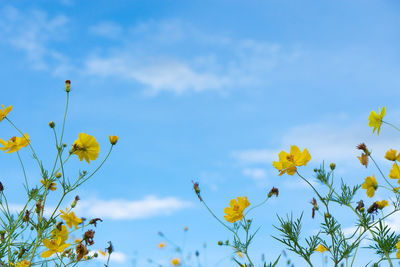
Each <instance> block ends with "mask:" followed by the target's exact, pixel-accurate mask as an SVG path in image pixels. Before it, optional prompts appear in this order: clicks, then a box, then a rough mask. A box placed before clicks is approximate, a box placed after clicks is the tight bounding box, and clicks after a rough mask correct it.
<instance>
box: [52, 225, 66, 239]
mask: <svg viewBox="0 0 400 267" xmlns="http://www.w3.org/2000/svg"><path fill="white" fill-rule="evenodd" d="M60 228H61V229H59V228H58V227H54V229H53V231H51V237H52V239H57V238H61V242H62V243H64V242H65V241H67V239H68V230H67V227H66V226H65V225H61V227H60Z"/></svg>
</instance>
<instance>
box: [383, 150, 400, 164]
mask: <svg viewBox="0 0 400 267" xmlns="http://www.w3.org/2000/svg"><path fill="white" fill-rule="evenodd" d="M396 154H397V150H394V149H389V150H388V151H387V152H386V154H385V158H386V159H387V160H391V161H396V160H397V161H400V153H398V154H397V155H396Z"/></svg>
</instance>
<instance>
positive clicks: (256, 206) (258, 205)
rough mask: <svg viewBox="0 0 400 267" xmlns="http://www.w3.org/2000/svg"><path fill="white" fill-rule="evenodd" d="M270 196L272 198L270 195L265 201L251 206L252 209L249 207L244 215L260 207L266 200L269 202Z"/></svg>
mask: <svg viewBox="0 0 400 267" xmlns="http://www.w3.org/2000/svg"><path fill="white" fill-rule="evenodd" d="M269 198H270V197H267V198H266V199H265V200H264V201H263V202H261V203H259V204H257V205H255V206H253V207H251V208H250V209H248V210H247V212H246V213H245V214H244V216H246V215H247V214H248V213H249V212H250V211H252V210H253V209H255V208H258V207H260V206H262V205H264V204H265V202H267V201H268V199H269Z"/></svg>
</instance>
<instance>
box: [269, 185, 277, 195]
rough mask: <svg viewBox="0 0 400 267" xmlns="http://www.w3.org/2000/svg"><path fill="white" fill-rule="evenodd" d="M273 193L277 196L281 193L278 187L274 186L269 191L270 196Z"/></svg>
mask: <svg viewBox="0 0 400 267" xmlns="http://www.w3.org/2000/svg"><path fill="white" fill-rule="evenodd" d="M273 195H275V196H276V197H277V196H278V195H279V190H278V188H275V187H272V189H271V191H269V193H268V197H272V196H273Z"/></svg>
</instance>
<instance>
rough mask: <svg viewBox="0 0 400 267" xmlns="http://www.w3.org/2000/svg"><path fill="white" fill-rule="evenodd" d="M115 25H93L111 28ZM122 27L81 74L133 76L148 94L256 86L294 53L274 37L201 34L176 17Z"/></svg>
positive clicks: (105, 30) (87, 62)
mask: <svg viewBox="0 0 400 267" xmlns="http://www.w3.org/2000/svg"><path fill="white" fill-rule="evenodd" d="M114 26H115V25H114ZM114 26H111V27H110V26H109V25H103V26H102V27H99V26H98V25H97V26H94V27H92V31H93V29H97V31H98V32H99V33H101V32H102V31H104V32H113V30H112V29H113V28H114ZM122 31H125V32H127V33H126V34H124V35H123V36H124V37H123V38H122V42H121V43H120V44H117V45H115V46H113V47H110V48H108V49H101V48H99V49H95V50H94V51H95V52H93V53H92V54H91V55H90V56H89V57H88V58H86V59H85V62H84V74H87V75H92V76H97V77H116V78H122V79H125V80H129V81H131V82H138V83H140V84H143V85H144V86H145V87H146V89H147V92H148V93H150V94H153V95H154V94H157V93H159V92H162V91H168V92H173V93H176V94H182V93H184V92H201V91H205V90H218V91H219V92H223V93H225V92H226V91H227V90H228V89H230V88H231V87H234V86H235V87H238V86H239V87H240V86H247V87H249V86H256V85H259V84H261V83H263V81H265V77H266V75H267V74H269V73H270V72H271V71H272V70H273V69H275V68H276V66H277V65H279V64H282V63H287V62H289V61H292V60H294V59H295V58H296V57H297V53H296V52H287V51H283V49H282V47H280V45H278V44H275V43H268V42H263V41H257V40H253V39H233V38H230V37H229V36H217V35H212V34H209V33H207V34H206V33H203V32H201V31H199V30H197V29H195V28H194V27H192V26H190V25H188V24H187V23H183V22H181V21H179V20H167V21H157V22H155V21H150V22H147V23H138V24H137V25H135V26H134V27H132V28H131V29H122ZM104 34H105V33H104Z"/></svg>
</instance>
